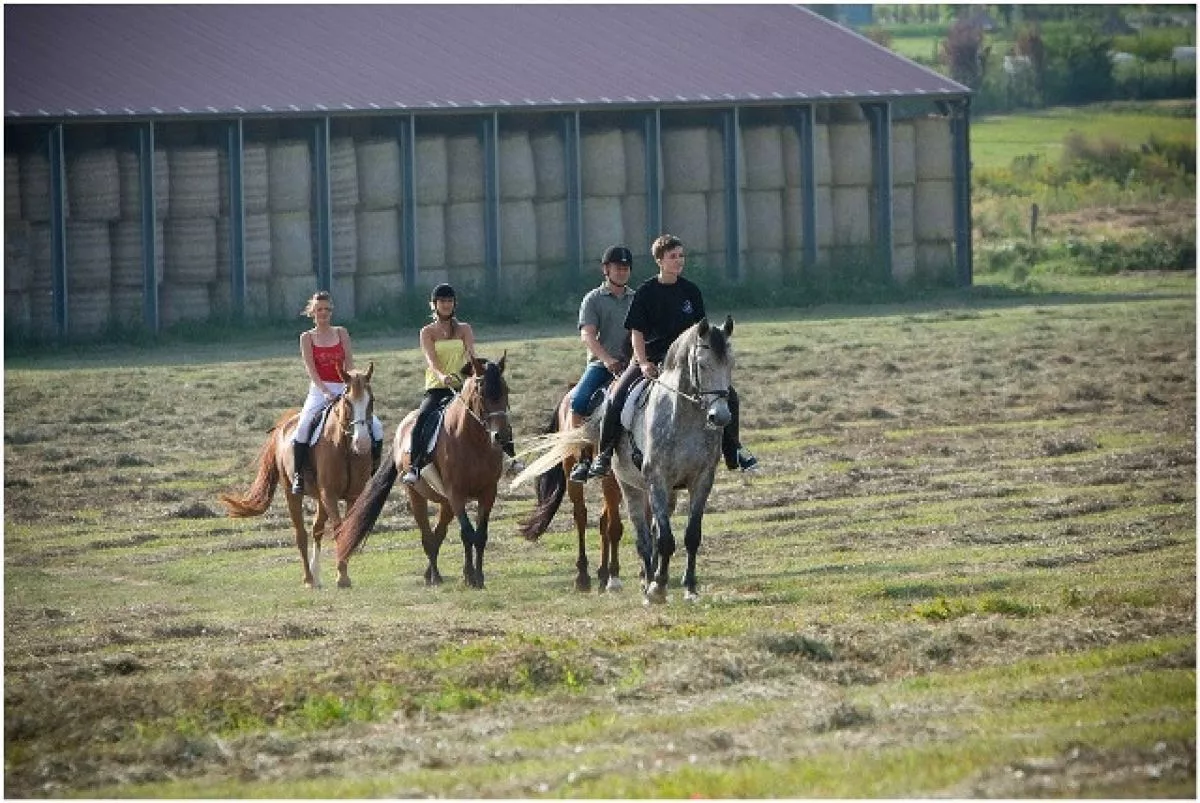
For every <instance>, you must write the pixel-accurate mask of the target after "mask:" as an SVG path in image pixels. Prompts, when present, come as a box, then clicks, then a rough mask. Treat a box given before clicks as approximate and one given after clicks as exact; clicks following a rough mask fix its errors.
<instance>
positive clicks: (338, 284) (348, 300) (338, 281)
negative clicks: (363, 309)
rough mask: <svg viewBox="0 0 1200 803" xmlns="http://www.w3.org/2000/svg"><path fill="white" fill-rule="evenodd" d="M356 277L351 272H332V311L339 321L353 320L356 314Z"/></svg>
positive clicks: (330, 289)
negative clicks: (338, 273) (341, 273)
mask: <svg viewBox="0 0 1200 803" xmlns="http://www.w3.org/2000/svg"><path fill="white" fill-rule="evenodd" d="M356 281H357V277H356V276H355V275H354V274H353V273H346V274H343V275H341V276H339V275H337V273H334V274H333V286H332V287H330V288H329V292H330V293H332V294H333V312H334V314H335V315H336V316H337V319H338V320H339V321H349V320H353V319H354V318H355V317H356V316H357V315H358V290H357V287H356Z"/></svg>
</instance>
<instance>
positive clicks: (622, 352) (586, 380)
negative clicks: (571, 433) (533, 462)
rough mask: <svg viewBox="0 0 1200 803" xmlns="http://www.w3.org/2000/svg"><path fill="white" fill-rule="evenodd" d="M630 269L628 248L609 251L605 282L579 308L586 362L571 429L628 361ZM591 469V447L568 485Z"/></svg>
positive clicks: (603, 268)
mask: <svg viewBox="0 0 1200 803" xmlns="http://www.w3.org/2000/svg"><path fill="white" fill-rule="evenodd" d="M632 267H633V254H632V253H630V251H629V249H628V248H626V247H625V246H623V245H614V246H611V247H610V248H608V249H607V250H606V251H605V252H604V256H603V257H602V258H601V260H600V270H601V271H602V272H603V273H604V281H603V282H602V283H601V284H600V286H599V287H597V288H594V289H592V290H589V291H588V293H587V295H585V296H584V297H583V301H582V302H581V303H580V305H579V337H580V339H581V340H583V344H584V345H585V346H586V347H587V350H588V361H587V367H586V368H584V369H583V376H581V377H580V378H579V381H578V382H577V383H576V384H575V390H574V392H573V393H572V394H571V426H572V427H578V426H581V425H582V424H583V417H584V416H585V415H587V411H588V409H587V408H588V402H589V401H590V400H591V398H592V395H593V394H595V392H596V391H597V390H598V389H600V388H603V387H605V386H606V385H608V383H609V382H611V381H612V380H613V378H614V377H617V376H620V375H621V372H622V371H624V370H625V365H626V363H627V362H628V361H629V350H630V347H629V330H627V329H626V328H625V316H626V314H628V312H629V305H630V302H632V301H633V291H632V290H630V289H629V271H630V270H631V269H632ZM591 465H592V458H591V447H585V448H584V450H583V453H582V454H581V455H580V457H579V462H578V463H576V464H575V468H574V469H572V470H571V482H587V478H588V472H589V470H590V469H591Z"/></svg>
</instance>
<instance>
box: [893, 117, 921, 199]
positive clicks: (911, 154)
mask: <svg viewBox="0 0 1200 803" xmlns="http://www.w3.org/2000/svg"><path fill="white" fill-rule="evenodd" d="M916 182H917V141H916V130H915V129H914V128H913V125H912V123H904V122H900V123H895V124H894V125H893V126H892V184H893V185H896V184H915V183H916Z"/></svg>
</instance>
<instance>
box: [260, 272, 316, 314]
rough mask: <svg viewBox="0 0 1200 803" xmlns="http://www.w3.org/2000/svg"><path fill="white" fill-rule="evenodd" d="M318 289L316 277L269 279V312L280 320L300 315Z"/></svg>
mask: <svg viewBox="0 0 1200 803" xmlns="http://www.w3.org/2000/svg"><path fill="white" fill-rule="evenodd" d="M320 289H322V288H319V287H317V279H316V276H272V277H271V278H270V279H267V310H268V314H269V315H270V316H271V317H272V318H277V319H280V320H284V319H288V318H295V317H297V316H298V315H300V314H301V313H302V312H303V310H304V306H305V304H307V303H308V299H309V298H310V297H311V296H312V294H313V293H315V292H317V290H320Z"/></svg>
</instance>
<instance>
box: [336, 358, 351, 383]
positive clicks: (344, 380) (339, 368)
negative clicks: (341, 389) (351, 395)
mask: <svg viewBox="0 0 1200 803" xmlns="http://www.w3.org/2000/svg"><path fill="white" fill-rule="evenodd" d="M336 367H337V375H338V379H340V380H342V384H343V385H349V384H350V377H348V376H346V371H345V370H344V369H343V368H342V364H341V363H340V362H339V363H338V364H337V366H336Z"/></svg>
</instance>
